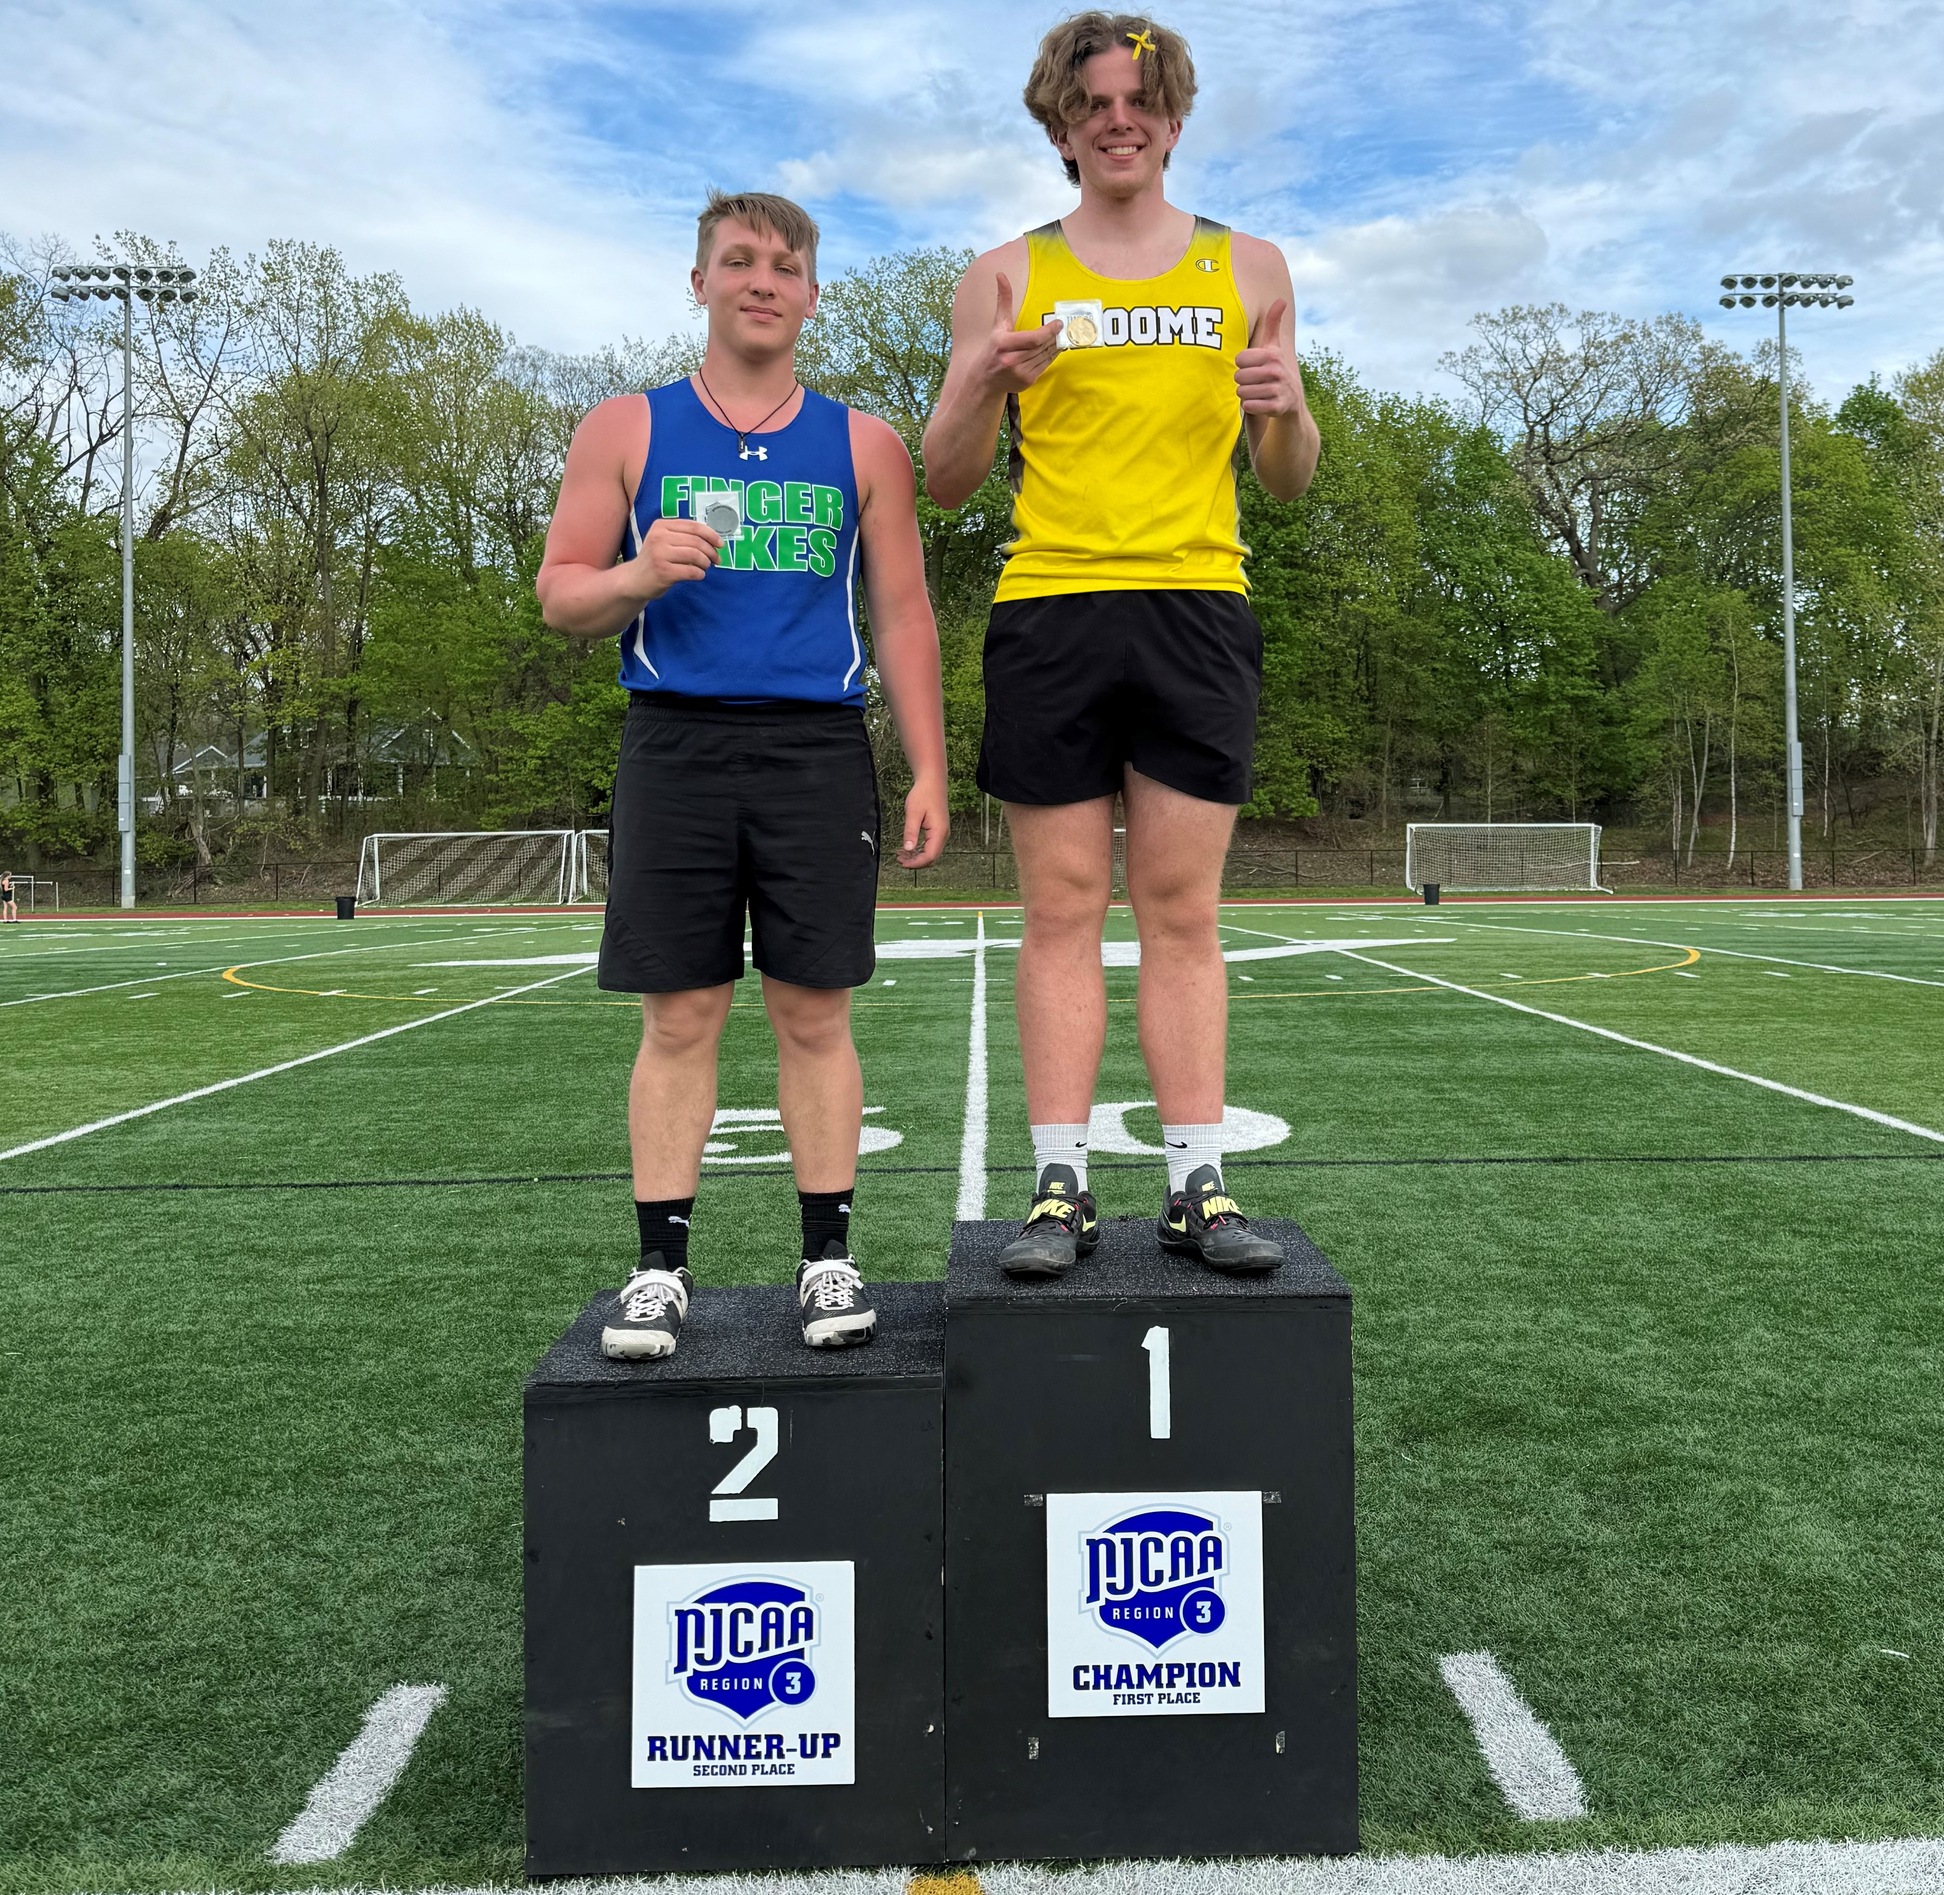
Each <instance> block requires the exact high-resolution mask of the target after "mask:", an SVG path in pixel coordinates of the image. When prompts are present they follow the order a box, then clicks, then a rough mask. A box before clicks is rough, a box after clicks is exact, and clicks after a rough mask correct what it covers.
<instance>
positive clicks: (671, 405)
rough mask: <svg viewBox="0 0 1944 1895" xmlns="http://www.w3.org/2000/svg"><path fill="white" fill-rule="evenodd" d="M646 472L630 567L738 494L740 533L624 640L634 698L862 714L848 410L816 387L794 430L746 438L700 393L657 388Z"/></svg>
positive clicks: (627, 555)
mask: <svg viewBox="0 0 1944 1895" xmlns="http://www.w3.org/2000/svg"><path fill="white" fill-rule="evenodd" d="M648 408H649V413H650V417H651V418H650V422H649V433H648V464H647V467H646V469H645V470H644V471H643V473H642V476H641V485H640V486H639V487H638V488H637V489H636V490H635V497H634V506H633V507H632V509H631V510H630V511H629V514H628V526H627V538H626V540H625V541H624V542H623V544H622V548H621V556H622V558H623V559H635V558H638V557H639V556H640V553H641V549H642V546H643V544H644V542H645V541H646V538H647V536H648V533H649V532H650V531H651V529H652V528H653V526H654V523H655V522H656V520H658V519H660V520H681V519H689V520H694V519H699V518H700V517H701V507H702V504H703V501H704V498H705V496H706V495H708V494H710V493H727V494H729V495H731V496H732V497H733V498H734V499H735V500H736V502H737V511H738V512H739V513H740V514H741V516H742V526H741V529H740V531H738V532H736V533H735V535H734V537H732V538H730V539H728V540H726V541H725V542H724V544H723V547H722V551H721V557H720V559H719V560H718V562H717V564H716V567H715V570H714V571H712V572H709V573H705V574H704V575H703V576H702V578H701V580H700V581H699V582H698V583H697V584H695V585H688V586H672V587H670V589H669V590H668V591H667V592H665V593H663V594H662V596H661V597H660V598H659V599H651V600H649V601H648V603H647V604H645V605H644V606H643V607H642V608H641V612H640V615H639V616H638V617H637V618H636V619H635V621H634V623H633V624H631V625H630V626H629V627H628V628H627V630H626V631H624V632H623V633H622V634H621V682H622V683H623V684H625V685H626V686H627V687H628V689H629V690H630V691H661V692H668V693H670V694H671V695H674V696H677V697H715V698H732V699H741V700H745V701H747V700H760V699H765V698H795V699H800V700H802V701H804V702H807V703H815V704H862V703H863V701H864V644H863V640H862V639H861V638H860V637H859V636H858V631H857V554H858V544H859V542H858V532H857V476H856V474H855V472H854V471H853V469H852V465H851V441H850V410H849V409H848V408H845V407H843V406H841V405H840V404H839V403H837V402H834V401H827V400H825V398H824V397H823V396H822V395H818V394H814V393H812V392H811V391H810V390H809V389H805V390H804V391H803V401H802V405H801V406H800V407H799V409H798V410H797V414H796V418H795V419H794V420H793V421H791V422H790V423H789V425H788V426H787V427H782V428H777V429H775V430H774V431H773V432H771V433H767V434H763V435H761V436H758V437H755V438H754V440H753V442H752V440H751V439H749V438H745V437H741V436H738V434H737V433H736V431H735V429H733V428H730V427H725V426H724V425H723V423H722V422H721V421H719V420H718V419H717V418H716V417H715V416H714V415H712V414H711V413H710V412H709V411H708V409H707V407H706V406H705V405H704V404H703V401H702V398H701V397H700V395H698V394H697V392H696V390H695V387H694V385H693V383H691V382H689V381H687V380H683V381H679V382H671V383H669V385H668V386H667V387H666V388H656V389H651V390H650V391H649V394H648Z"/></svg>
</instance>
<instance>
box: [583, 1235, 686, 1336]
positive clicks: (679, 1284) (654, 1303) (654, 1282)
mask: <svg viewBox="0 0 1944 1895" xmlns="http://www.w3.org/2000/svg"><path fill="white" fill-rule="evenodd" d="M694 1293H695V1279H694V1278H693V1277H692V1276H690V1275H689V1273H688V1270H687V1268H686V1266H678V1267H677V1268H676V1269H673V1270H665V1269H663V1268H662V1257H661V1252H660V1251H659V1250H651V1251H650V1252H649V1253H648V1254H647V1256H645V1257H643V1258H642V1260H641V1261H640V1263H638V1264H637V1265H636V1266H635V1272H634V1275H633V1276H631V1277H629V1279H628V1280H627V1282H626V1283H625V1284H624V1285H623V1286H622V1288H621V1291H620V1293H619V1294H618V1295H617V1296H616V1298H615V1300H614V1307H613V1309H611V1310H610V1311H609V1312H608V1319H607V1322H606V1325H605V1326H604V1327H603V1328H602V1330H601V1353H602V1354H603V1355H604V1356H608V1357H610V1358H612V1359H613V1360H614V1361H616V1362H653V1361H657V1360H659V1359H660V1358H661V1357H662V1356H665V1355H673V1354H674V1353H675V1345H676V1343H678V1342H679V1341H680V1340H681V1338H682V1324H683V1322H684V1320H685V1319H686V1318H687V1316H688V1306H689V1298H690V1297H691V1296H692V1295H693V1294H694Z"/></svg>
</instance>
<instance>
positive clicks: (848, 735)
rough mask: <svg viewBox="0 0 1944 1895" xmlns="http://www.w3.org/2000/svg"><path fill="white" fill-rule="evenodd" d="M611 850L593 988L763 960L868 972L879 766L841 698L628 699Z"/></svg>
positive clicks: (727, 971)
mask: <svg viewBox="0 0 1944 1895" xmlns="http://www.w3.org/2000/svg"><path fill="white" fill-rule="evenodd" d="M613 824H614V827H613V835H612V837H611V839H610V841H609V844H608V898H607V925H606V927H605V928H604V929H603V930H602V933H601V965H600V975H599V978H600V984H601V985H602V986H603V987H604V988H607V989H609V990H610V991H612V992H615V993H627V994H665V993H680V992H684V991H686V990H688V989H691V988H696V987H719V986H721V985H723V983H724V982H726V981H732V980H740V979H741V978H742V974H743V916H744V914H745V913H747V915H748V917H749V932H750V937H751V943H752V946H753V948H754V959H755V962H756V965H757V967H758V968H759V969H760V970H761V971H762V972H763V973H765V974H770V975H773V976H774V977H775V978H776V979H778V980H785V981H789V982H791V983H792V984H793V985H795V986H798V987H861V986H862V985H863V984H864V983H865V982H866V981H868V980H869V979H870V978H871V973H872V970H873V969H874V968H875V967H876V965H877V955H876V952H875V950H874V948H873V946H872V924H873V921H874V918H875V912H876V907H877V863H878V800H877V772H876V771H875V769H874V768H873V767H872V763H871V744H870V739H869V738H868V737H867V736H866V735H865V733H864V719H863V717H862V715H861V714H860V713H859V712H858V711H857V709H856V708H855V707H854V706H851V705H847V704H799V703H777V704H718V703H714V702H712V701H709V700H704V699H698V698H667V697H662V696H660V695H658V694H656V693H652V692H637V693H635V694H634V695H633V696H632V697H631V699H630V700H629V704H628V721H627V724H626V727H625V728H624V730H623V732H622V736H621V763H620V767H619V769H618V770H617V771H616V772H615V778H614V818H613Z"/></svg>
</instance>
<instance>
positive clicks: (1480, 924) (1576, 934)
mask: <svg viewBox="0 0 1944 1895" xmlns="http://www.w3.org/2000/svg"><path fill="white" fill-rule="evenodd" d="M1445 925H1446V926H1447V927H1453V928H1490V929H1491V930H1492V931H1493V932H1494V933H1497V934H1554V935H1563V936H1564V937H1565V938H1566V939H1567V940H1569V941H1624V942H1625V943H1626V944H1627V945H1628V946H1629V947H1657V948H1688V947H1697V948H1699V949H1700V950H1701V952H1702V953H1703V954H1725V955H1727V956H1728V957H1729V958H1730V959H1731V960H1737V961H1773V962H1774V963H1775V964H1776V965H1777V966H1778V967H1808V968H1813V969H1814V970H1815V971H1816V972H1817V973H1820V974H1854V975H1856V976H1857V977H1858V979H1861V980H1895V981H1901V982H1903V983H1904V985H1906V986H1909V987H1944V980H1925V979H1924V978H1923V977H1922V976H1920V975H1917V974H1891V973H1886V972H1885V971H1884V970H1883V969H1882V968H1880V967H1839V966H1838V965H1837V964H1836V963H1835V962H1833V961H1798V960H1792V959H1790V957H1789V956H1788V955H1786V954H1754V953H1751V952H1749V950H1747V949H1746V948H1725V947H1710V946H1708V945H1707V944H1706V943H1705V942H1701V941H1656V940H1654V939H1653V938H1652V937H1651V936H1648V935H1644V934H1592V933H1589V932H1588V931H1587V930H1586V929H1585V928H1528V927H1521V926H1520V925H1519V924H1518V923H1517V922H1512V921H1451V922H1447V923H1445Z"/></svg>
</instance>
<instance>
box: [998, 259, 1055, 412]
mask: <svg viewBox="0 0 1944 1895" xmlns="http://www.w3.org/2000/svg"><path fill="white" fill-rule="evenodd" d="M996 287H997V290H998V306H997V308H996V309H995V311H994V313H993V318H992V333H991V335H990V336H988V337H987V339H986V346H985V357H984V360H983V361H982V362H981V364H980V379H981V380H982V381H984V382H985V384H986V385H987V386H988V387H989V388H994V389H998V390H1001V391H1003V392H1004V393H1006V394H1008V395H1016V394H1018V393H1019V391H1020V390H1021V389H1022V388H1030V387H1032V385H1033V384H1034V383H1035V382H1036V381H1038V380H1039V378H1040V377H1041V376H1042V375H1044V374H1045V373H1046V369H1047V365H1048V364H1049V363H1050V362H1051V361H1052V360H1053V357H1054V356H1055V354H1057V353H1058V350H1059V337H1060V325H1059V323H1057V322H1045V323H1041V324H1040V326H1039V327H1038V328H1037V329H1015V328H1014V327H1013V286H1012V284H1011V283H1010V282H1009V281H1008V280H1007V277H1006V274H1005V272H1004V271H1001V272H1000V273H999V276H998V280H997V284H996Z"/></svg>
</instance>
